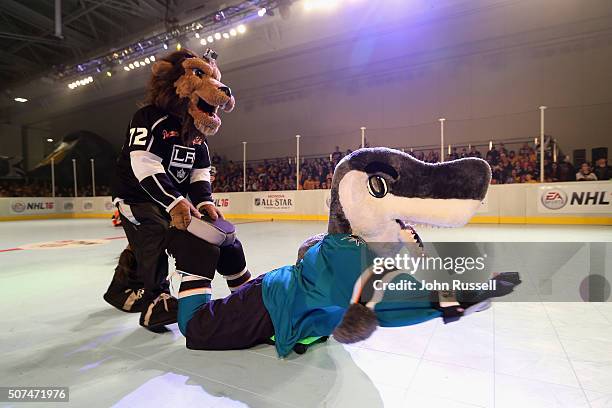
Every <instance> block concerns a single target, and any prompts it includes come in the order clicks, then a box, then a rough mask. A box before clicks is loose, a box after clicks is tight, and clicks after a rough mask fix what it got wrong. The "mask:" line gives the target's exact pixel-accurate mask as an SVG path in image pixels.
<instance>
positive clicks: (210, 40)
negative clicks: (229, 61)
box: [206, 35, 215, 43]
mask: <svg viewBox="0 0 612 408" xmlns="http://www.w3.org/2000/svg"><path fill="white" fill-rule="evenodd" d="M206 41H208V42H209V43H212V42H214V41H215V39H214V38H213V36H212V35H209V36H208V38H207V39H206Z"/></svg>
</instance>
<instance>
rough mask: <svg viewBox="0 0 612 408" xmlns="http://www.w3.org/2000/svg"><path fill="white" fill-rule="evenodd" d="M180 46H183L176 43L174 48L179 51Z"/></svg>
mask: <svg viewBox="0 0 612 408" xmlns="http://www.w3.org/2000/svg"><path fill="white" fill-rule="evenodd" d="M181 48H183V46H182V45H181V43H176V50H177V51H180V50H181Z"/></svg>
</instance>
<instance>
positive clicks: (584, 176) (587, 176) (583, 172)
mask: <svg viewBox="0 0 612 408" xmlns="http://www.w3.org/2000/svg"><path fill="white" fill-rule="evenodd" d="M594 180H597V176H596V175H595V173H593V172H592V171H591V166H590V165H589V163H587V162H584V163H582V164H581V165H580V171H578V173H576V181H594Z"/></svg>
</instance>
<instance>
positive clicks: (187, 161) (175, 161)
mask: <svg viewBox="0 0 612 408" xmlns="http://www.w3.org/2000/svg"><path fill="white" fill-rule="evenodd" d="M195 157H196V152H195V149H194V148H193V147H185V146H179V145H174V146H172V156H170V164H169V165H168V173H169V174H170V175H171V176H172V177H173V178H174V179H175V180H176V181H177V182H178V183H179V184H180V183H182V182H183V181H185V180H186V179H187V177H189V175H190V174H191V168H192V167H193V164H194V163H195Z"/></svg>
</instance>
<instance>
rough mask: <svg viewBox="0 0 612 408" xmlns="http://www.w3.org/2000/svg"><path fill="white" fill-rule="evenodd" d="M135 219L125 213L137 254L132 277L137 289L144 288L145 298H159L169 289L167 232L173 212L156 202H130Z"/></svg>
mask: <svg viewBox="0 0 612 408" xmlns="http://www.w3.org/2000/svg"><path fill="white" fill-rule="evenodd" d="M129 208H130V210H131V212H132V214H133V218H134V219H135V222H133V221H130V220H129V219H128V218H127V217H125V216H124V215H123V214H121V225H122V227H123V230H124V231H125V235H126V236H127V239H128V242H129V243H130V247H131V248H132V251H133V252H134V255H135V257H136V263H137V269H136V276H135V277H130V282H129V285H130V287H132V288H133V289H138V288H142V287H144V290H145V295H144V296H145V298H147V299H149V300H153V299H155V298H156V297H157V296H158V295H159V294H160V293H161V292H163V291H165V290H167V284H166V276H167V275H168V257H167V255H166V251H165V250H166V234H167V232H168V228H169V227H170V215H169V214H168V213H167V212H165V211H164V210H163V209H162V208H160V207H159V206H158V205H156V204H152V203H137V204H130V205H129Z"/></svg>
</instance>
